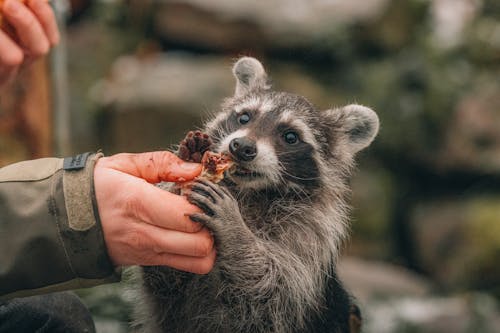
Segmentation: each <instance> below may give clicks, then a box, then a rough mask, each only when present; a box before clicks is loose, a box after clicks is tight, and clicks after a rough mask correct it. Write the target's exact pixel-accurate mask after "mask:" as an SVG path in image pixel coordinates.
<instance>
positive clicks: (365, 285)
mask: <svg viewBox="0 0 500 333" xmlns="http://www.w3.org/2000/svg"><path fill="white" fill-rule="evenodd" d="M338 273H339V278H340V280H341V281H342V283H344V285H345V286H346V287H347V289H348V290H349V291H350V292H351V293H352V294H353V295H354V297H355V298H356V299H358V300H359V301H360V303H361V304H367V303H368V302H369V301H370V300H373V299H377V298H391V297H421V296H424V295H427V294H429V292H430V291H431V287H432V285H431V283H430V282H429V281H428V280H426V279H425V278H423V277H421V276H418V275H416V274H415V273H412V272H411V271H409V270H408V269H405V268H403V267H400V266H395V265H391V264H388V263H385V262H382V261H373V260H365V259H361V258H356V257H352V256H349V257H343V258H341V260H340V262H339V264H338Z"/></svg>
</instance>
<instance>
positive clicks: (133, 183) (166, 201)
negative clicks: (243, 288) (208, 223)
mask: <svg viewBox="0 0 500 333" xmlns="http://www.w3.org/2000/svg"><path fill="white" fill-rule="evenodd" d="M200 172H201V165H200V164H195V163H187V162H184V161H182V160H180V159H179V158H178V157H177V156H175V155H174V154H172V153H169V152H151V153H142V154H118V155H113V156H110V157H102V158H100V159H99V160H97V164H96V166H95V169H94V188H95V193H96V199H97V205H98V208H99V216H100V218H101V224H102V229H103V233H104V239H105V242H106V246H107V248H108V253H109V256H110V258H111V260H112V261H113V262H114V264H115V265H118V266H127V265H143V266H150V265H165V266H170V267H173V268H176V269H179V270H183V271H189V272H192V273H198V274H206V273H208V272H209V271H210V270H211V269H212V267H213V264H214V262H215V249H214V243H213V238H212V236H211V235H210V232H209V231H208V230H207V229H206V228H204V227H202V226H201V225H200V224H197V223H195V222H193V221H191V219H190V218H189V217H188V215H190V214H194V213H200V212H201V211H200V210H199V209H198V208H197V207H196V206H193V205H191V204H190V203H188V201H187V200H186V198H185V197H182V196H178V195H175V194H173V193H170V192H167V191H165V190H162V189H160V188H158V187H156V186H154V185H152V184H154V183H158V182H161V181H179V180H182V179H184V180H191V179H193V178H194V177H196V176H197V175H199V174H200Z"/></svg>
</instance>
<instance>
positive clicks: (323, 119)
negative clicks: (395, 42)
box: [136, 57, 379, 333]
mask: <svg viewBox="0 0 500 333" xmlns="http://www.w3.org/2000/svg"><path fill="white" fill-rule="evenodd" d="M233 74H234V76H235V78H236V89H235V94H234V96H233V97H231V98H228V99H226V100H225V101H224V103H223V105H222V111H221V112H219V113H218V114H217V115H215V117H214V118H213V119H212V120H211V121H209V122H208V123H207V125H206V127H205V129H204V132H205V133H206V134H208V137H209V138H208V139H207V138H206V137H205V139H203V138H202V137H201V136H193V135H191V136H190V137H188V138H187V141H184V142H183V144H182V145H183V147H181V148H183V151H184V152H185V151H186V149H188V151H190V152H192V153H193V154H197V155H198V156H199V154H200V152H197V150H198V148H200V147H203V149H208V148H209V149H210V150H212V151H215V152H227V153H228V154H229V155H230V156H231V157H232V159H233V161H234V162H235V167H234V170H233V171H232V172H230V173H228V174H227V175H226V177H225V178H224V180H223V181H222V182H221V183H219V184H214V183H211V182H209V181H203V180H199V181H196V182H195V183H194V185H193V186H192V190H191V192H190V193H189V194H188V195H187V196H188V200H189V201H190V202H191V203H193V204H195V205H197V206H198V207H199V208H200V209H201V210H202V211H203V213H202V214H195V215H192V216H191V219H192V220H194V221H196V222H200V223H202V224H204V225H206V226H207V227H208V228H209V229H210V230H211V231H212V233H213V235H214V239H215V242H216V249H217V261H216V264H215V267H214V268H213V270H212V271H211V272H210V273H208V274H206V275H195V274H191V273H186V272H180V271H177V270H174V269H171V268H168V267H142V292H141V294H142V296H141V298H142V302H140V305H139V315H138V318H137V322H136V324H137V325H138V326H137V327H139V330H140V331H146V332H190V333H197V332H199V333H201V332H204V333H205V332H223V333H226V332H227V333H237V332H276V333H278V332H283V333H290V332H350V331H351V330H355V329H358V328H359V327H355V326H358V324H359V323H358V322H357V321H358V319H359V320H360V315H359V312H358V311H357V307H356V306H355V305H354V303H353V300H352V298H351V296H350V295H349V294H348V292H347V291H346V290H345V289H344V288H343V286H342V284H341V282H340V281H339V279H338V278H337V274H336V268H335V267H336V261H337V258H338V255H339V249H340V247H341V245H342V243H343V241H344V240H345V238H346V233H347V229H348V213H349V206H348V203H347V201H348V197H349V187H348V180H349V176H350V174H351V172H352V169H353V158H354V155H355V154H356V153H357V152H358V151H360V150H361V149H363V148H365V147H367V146H368V145H369V144H370V143H371V142H372V140H373V139H374V137H375V136H376V134H377V132H378V129H379V120H378V117H377V115H376V114H375V112H373V111H372V110H371V109H369V108H367V107H364V106H361V105H348V106H345V107H341V108H335V109H330V110H326V111H320V110H318V109H316V108H315V107H314V106H313V105H312V104H311V103H310V102H309V101H308V100H307V99H305V98H304V97H302V96H298V95H295V94H291V93H286V92H277V91H273V90H272V89H271V86H270V84H269V81H268V77H267V74H266V72H265V70H264V68H263V66H262V64H261V63H260V62H259V61H258V60H256V59H254V58H250V57H244V58H241V59H239V60H238V61H237V62H236V63H235V65H234V67H233ZM200 138H201V139H200ZM207 140H209V141H210V142H209V143H207ZM209 145H210V147H208V146H209ZM186 147H187V148H186ZM184 155H185V154H184ZM183 158H185V159H188V157H187V156H183Z"/></svg>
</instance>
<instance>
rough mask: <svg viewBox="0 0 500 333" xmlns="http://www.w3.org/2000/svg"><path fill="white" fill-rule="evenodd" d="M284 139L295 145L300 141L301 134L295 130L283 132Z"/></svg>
mask: <svg viewBox="0 0 500 333" xmlns="http://www.w3.org/2000/svg"><path fill="white" fill-rule="evenodd" d="M283 139H285V141H286V143H288V144H289V145H293V144H296V143H297V142H299V135H298V134H297V133H295V132H293V131H288V132H285V134H283Z"/></svg>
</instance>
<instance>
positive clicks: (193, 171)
mask: <svg viewBox="0 0 500 333" xmlns="http://www.w3.org/2000/svg"><path fill="white" fill-rule="evenodd" d="M101 160H104V161H102V162H103V163H105V165H106V166H108V167H111V168H113V169H116V170H120V171H122V172H125V173H128V174H130V175H133V176H136V177H140V178H142V179H144V180H146V181H147V182H149V183H159V182H162V181H166V182H183V181H186V180H191V179H193V178H194V177H196V176H198V175H199V174H200V173H201V164H198V163H188V162H184V161H182V160H181V159H180V158H178V157H177V156H175V155H174V154H173V153H171V152H167V151H156V152H149V153H142V154H117V155H113V156H110V157H106V158H102V159H100V161H101Z"/></svg>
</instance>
